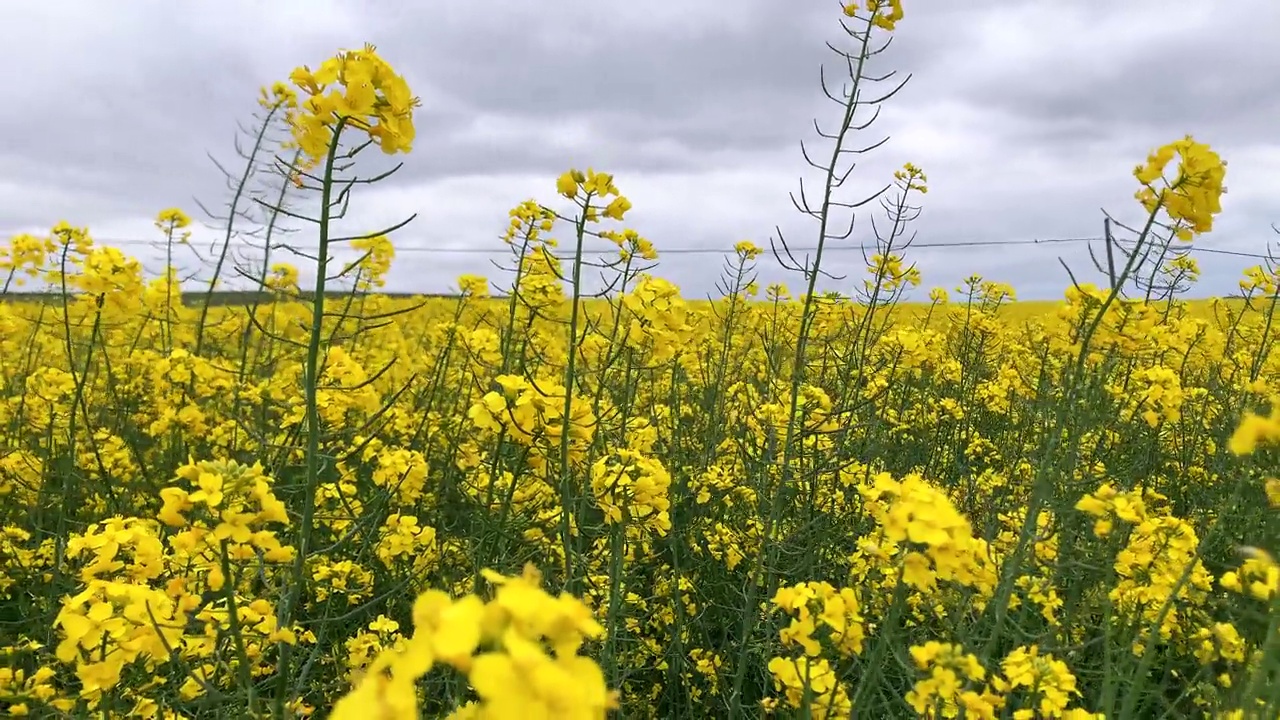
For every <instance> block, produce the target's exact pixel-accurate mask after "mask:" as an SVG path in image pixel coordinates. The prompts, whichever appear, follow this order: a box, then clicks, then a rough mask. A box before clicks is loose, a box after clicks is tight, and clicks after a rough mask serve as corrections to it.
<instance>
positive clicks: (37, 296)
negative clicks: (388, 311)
mask: <svg viewBox="0 0 1280 720" xmlns="http://www.w3.org/2000/svg"><path fill="white" fill-rule="evenodd" d="M350 295H351V293H350V292H340V291H334V292H332V293H329V294H328V295H327V297H329V298H347V297H350ZM361 295H379V296H382V297H388V298H393V299H403V300H408V299H413V298H419V299H425V298H457V297H458V295H457V294H456V293H396V292H380V293H356V296H357V297H359V296H361ZM72 297H73V298H74V297H75V295H74V294H72ZM296 297H297V299H299V300H310V299H311V298H313V297H315V293H313V292H307V291H304V292H300V293H298V294H297V296H296ZM206 298H208V301H209V304H210V305H252V304H254V303H259V304H260V303H268V302H272V301H273V300H274V299H275V295H273V294H271V293H267V292H261V291H257V290H218V291H214V293H213V294H212V295H210V294H208V293H207V292H184V293H182V303H183V304H184V305H195V306H198V305H201V304H203V303H204V302H205V299H206ZM0 302H19V303H41V302H44V303H59V302H62V294H61V293H56V292H10V293H5V294H3V295H0Z"/></svg>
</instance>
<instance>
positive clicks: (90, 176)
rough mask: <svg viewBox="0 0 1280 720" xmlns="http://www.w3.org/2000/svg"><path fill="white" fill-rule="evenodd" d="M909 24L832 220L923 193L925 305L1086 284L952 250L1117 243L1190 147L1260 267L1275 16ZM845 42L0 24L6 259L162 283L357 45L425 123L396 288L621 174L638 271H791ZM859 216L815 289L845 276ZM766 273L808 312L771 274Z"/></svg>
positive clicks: (994, 251) (465, 10) (768, 13)
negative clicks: (1164, 157) (47, 236)
mask: <svg viewBox="0 0 1280 720" xmlns="http://www.w3.org/2000/svg"><path fill="white" fill-rule="evenodd" d="M904 5H905V11H906V18H905V19H904V20H903V21H902V22H901V23H900V24H899V27H898V31H897V32H896V33H895V34H896V39H895V40H894V43H893V45H892V47H891V48H890V49H889V50H888V52H886V53H885V54H884V55H883V56H882V58H881V62H880V64H879V65H878V69H880V70H889V69H894V70H897V71H898V72H899V73H901V74H908V73H909V74H911V75H912V79H911V81H910V83H909V84H908V85H907V86H906V88H905V89H904V90H903V91H902V92H901V93H900V94H899V95H898V96H897V97H895V98H893V99H891V100H890V101H889V102H888V103H887V104H886V105H885V107H884V109H883V112H882V113H881V115H880V117H879V120H878V121H877V123H876V124H875V125H873V126H872V128H871V129H869V130H868V131H866V132H864V133H863V134H862V136H861V137H860V138H859V140H860V141H861V142H863V143H866V144H870V143H872V142H876V141H879V140H881V139H883V138H884V137H886V136H887V137H888V138H889V140H888V142H887V144H885V145H884V146H883V147H881V148H879V149H878V150H876V151H875V152H873V153H871V154H869V155H868V156H867V157H865V158H864V159H863V160H862V162H861V163H860V165H859V167H858V168H857V169H856V170H855V172H854V175H853V178H852V179H851V181H850V187H849V189H848V191H847V194H846V196H845V197H847V198H850V199H852V198H853V197H856V196H858V195H860V194H865V193H866V192H868V191H873V190H875V189H876V188H878V187H880V186H882V185H883V184H884V183H886V182H887V181H888V180H889V179H890V177H891V173H892V171H893V169H894V168H896V167H898V166H900V165H901V164H902V163H903V162H906V161H911V162H914V163H916V164H918V165H920V166H922V167H923V168H924V169H925V170H926V172H927V173H928V176H929V181H930V182H929V185H930V192H929V194H928V195H927V196H926V197H925V198H924V202H923V206H924V209H923V213H922V215H921V216H920V218H919V219H918V220H917V221H916V223H914V225H913V229H914V230H915V232H916V233H917V238H916V242H917V243H918V244H919V245H920V246H921V247H917V248H914V249H913V250H911V251H910V254H909V257H910V258H911V259H913V260H914V261H916V262H917V263H918V264H919V267H920V268H921V270H922V271H923V273H924V277H925V285H926V286H935V285H942V286H946V287H954V286H955V285H956V283H957V282H958V281H959V280H960V279H961V278H963V277H964V276H966V275H969V274H971V273H975V272H976V273H979V274H982V275H983V276H985V277H988V278H990V279H995V280H1001V281H1005V282H1009V283H1011V284H1012V285H1014V286H1015V288H1017V289H1018V291H1019V293H1020V295H1021V296H1022V297H1027V298H1034V297H1060V296H1061V291H1062V289H1063V287H1064V285H1065V283H1066V282H1067V278H1066V275H1065V273H1064V271H1063V270H1062V268H1061V266H1060V265H1059V263H1058V258H1059V257H1062V258H1063V259H1065V260H1067V261H1068V263H1069V264H1070V265H1071V266H1072V267H1073V268H1075V269H1078V270H1079V271H1081V274H1082V275H1083V276H1085V277H1086V278H1090V277H1093V275H1091V274H1090V273H1089V271H1088V265H1089V262H1088V259H1087V251H1086V245H1085V244H1083V243H1057V244H1041V245H1027V244H1021V245H1002V246H982V245H974V244H973V243H976V242H990V241H1018V242H1022V241H1029V240H1033V239H1057V238H1069V237H1089V236H1096V235H1098V234H1100V232H1101V229H1102V218H1103V215H1102V212H1103V210H1104V209H1106V210H1107V211H1109V212H1110V213H1112V214H1113V215H1114V216H1115V217H1116V218H1117V219H1119V220H1122V221H1130V222H1139V221H1140V219H1141V218H1140V212H1139V210H1138V209H1137V207H1136V205H1135V203H1134V201H1133V200H1132V193H1133V191H1134V189H1136V187H1135V181H1134V180H1133V178H1132V175H1131V171H1132V168H1133V166H1134V165H1135V164H1136V163H1138V162H1140V161H1141V160H1143V158H1144V157H1145V155H1146V153H1147V152H1148V151H1149V150H1151V149H1152V148H1154V147H1156V146H1158V145H1161V144H1163V143H1165V142H1168V141H1170V140H1173V139H1176V138H1178V137H1181V136H1182V135H1184V134H1187V133H1191V134H1193V135H1194V136H1195V137H1196V138H1197V139H1198V140H1201V141H1204V142H1208V143H1209V144H1210V145H1211V146H1213V147H1214V148H1215V149H1217V150H1218V151H1220V152H1221V154H1222V155H1223V157H1224V158H1225V159H1227V160H1228V161H1229V163H1230V169H1229V172H1228V185H1229V187H1230V193H1229V195H1228V196H1227V197H1226V198H1225V199H1224V203H1223V205H1224V211H1223V213H1222V215H1221V216H1220V218H1219V221H1218V225H1217V229H1216V230H1215V231H1214V232H1213V233H1212V234H1210V235H1208V236H1206V237H1204V238H1202V239H1201V240H1199V241H1198V243H1197V244H1199V245H1202V246H1203V247H1204V248H1208V249H1216V250H1226V251H1229V252H1242V253H1260V252H1265V251H1266V250H1267V247H1268V244H1269V243H1272V242H1274V241H1278V240H1280V235H1276V234H1275V233H1274V232H1273V230H1272V229H1271V226H1272V224H1280V85H1277V84H1276V78H1277V77H1280V53H1276V52H1275V51H1274V47H1273V43H1274V40H1275V37H1276V36H1277V35H1278V34H1280V3H1276V2H1275V0H1234V1H1233V2H1230V3H1226V2H1223V3H1206V2H1203V1H1200V2H1192V1H1190V0H1127V1H1126V2H1123V3H1122V2H1114V0H1074V1H1073V2H1061V0H1058V1H1056V2H1053V1H1050V0H1000V1H996V0H969V1H968V2H963V3H962V2H942V1H941V0H904ZM801 6H803V7H804V8H805V9H803V10H801V9H799V8H800V7H801ZM838 21H839V5H838V3H837V2H835V1H834V0H830V1H828V0H805V1H804V2H800V1H799V0H737V1H736V2H733V3H728V4H726V3H723V2H712V1H711V0H650V1H648V2H622V0H605V1H601V0H557V1H556V2H542V3H529V2H526V1H523V0H489V2H484V3H463V2H455V3H408V2H372V1H370V2H354V1H348V2H321V1H317V0H307V1H305V2H304V1H303V0H285V1H278V2H270V3H268V2H245V1H238V0H219V1H218V2H216V3H215V2H188V3H172V2H161V1H158V0H130V1H129V2H118V3H113V4H111V6H110V10H109V11H107V10H105V9H104V6H103V5H102V4H101V3H95V2H90V1H89V0H80V1H72V0H47V1H46V2H41V3H4V4H3V6H0V46H3V47H5V48H6V49H7V51H8V52H9V54H10V58H11V59H10V67H11V68H12V69H14V71H13V72H12V73H10V76H9V79H8V91H7V93H6V97H7V101H6V102H3V103H0V134H2V135H3V137H5V138H6V142H5V143H4V144H3V145H0V192H2V193H3V197H4V202H3V203H0V233H6V234H7V233H13V232H17V231H39V230H42V229H47V228H48V227H50V226H51V225H52V224H53V223H55V222H57V221H59V220H64V219H65V220H68V221H70V222H72V223H73V224H77V225H87V226H89V227H90V229H91V230H92V232H93V233H94V234H95V236H97V237H99V238H101V239H103V240H105V241H111V240H125V241H132V244H131V245H130V246H129V248H128V249H129V250H130V252H133V253H136V254H139V255H141V256H146V257H154V256H153V255H148V253H152V252H153V251H152V250H150V249H149V248H148V247H146V246H145V245H140V244H138V243H139V242H143V241H146V240H149V239H153V238H155V237H156V231H155V229H154V228H153V227H152V226H151V218H152V217H153V216H154V214H155V212H156V211H158V210H159V209H161V208H164V207H169V206H178V207H182V208H185V209H188V210H189V211H190V212H191V213H192V214H193V216H197V217H200V216H201V214H200V212H199V210H198V206H197V204H196V201H197V200H198V201H200V202H202V203H204V204H205V205H206V206H208V207H210V208H211V209H216V208H218V207H220V206H222V205H223V204H224V203H225V202H226V201H227V200H228V198H229V194H228V192H227V191H226V189H225V187H224V185H223V178H222V176H221V174H220V173H219V171H218V169H217V168H216V167H215V166H214V164H213V162H212V161H211V160H210V157H209V156H210V155H212V156H213V157H214V158H216V159H218V160H219V161H220V162H222V163H224V164H225V165H227V166H228V167H229V168H232V169H238V167H237V164H236V163H237V162H238V160H237V158H236V156H235V152H234V143H235V140H236V138H237V129H236V128H237V123H243V122H245V121H250V120H251V119H252V114H253V112H254V110H255V104H254V101H255V97H256V92H257V89H258V88H259V87H260V86H262V85H264V84H269V83H270V82H272V81H274V80H277V79H283V78H285V77H287V75H288V73H289V71H290V70H291V69H292V68H293V67H294V66H296V65H300V64H310V65H312V66H315V65H316V64H318V63H319V62H320V61H322V60H323V59H324V58H325V57H327V56H329V55H331V54H333V52H334V51H335V50H337V49H339V48H350V47H358V46H359V45H361V44H362V43H364V42H372V43H374V44H376V45H377V46H378V47H379V50H380V51H381V53H382V55H383V56H384V57H385V58H387V59H388V61H390V62H391V63H392V64H393V65H394V66H395V67H396V68H397V69H398V70H399V71H401V72H402V73H403V74H404V75H405V76H406V77H407V79H408V81H409V83H410V85H411V87H412V88H413V90H414V92H415V93H416V94H417V95H419V96H420V97H421V98H422V107H421V108H420V109H419V111H418V115H417V126H418V141H417V143H416V145H415V148H414V152H413V153H412V155H410V156H408V157H407V158H406V159H405V167H404V169H403V170H402V171H401V173H400V174H398V175H396V176H395V177H394V178H392V179H391V180H388V181H386V182H384V183H383V184H381V185H379V186H377V187H376V188H369V189H367V190H365V191H364V193H363V194H360V195H358V196H357V197H356V198H355V201H354V205H353V212H352V218H351V219H352V221H353V222H358V223H359V224H361V225H363V226H365V227H366V228H368V229H374V228H376V227H378V226H380V225H383V224H387V223H390V222H394V221H396V220H399V219H400V218H402V217H404V216H406V215H408V214H411V213H417V214H418V217H417V220H416V221H415V222H414V223H412V224H411V225H410V226H409V227H407V228H406V229H405V230H403V231H401V232H399V233H398V234H397V235H395V236H394V239H395V242H396V244H397V247H398V248H399V250H400V257H399V258H398V260H397V262H396V267H395V269H394V270H393V272H392V276H391V284H390V287H391V289H395V290H401V291H444V290H447V289H448V288H449V287H450V286H451V284H452V282H453V280H454V278H455V277H456V276H457V275H458V274H460V273H465V272H478V273H483V274H488V275H490V276H493V277H495V278H496V277H497V276H498V274H497V271H496V270H494V269H493V267H492V265H491V264H490V260H492V259H498V258H501V257H502V252H503V250H504V248H503V246H502V245H501V243H500V241H499V240H498V239H497V238H498V235H499V234H500V233H501V231H502V229H503V228H504V226H505V224H506V212H507V210H508V209H509V208H511V207H512V206H513V205H515V204H516V203H518V202H519V201H521V200H523V199H526V198H536V199H539V200H541V201H544V202H547V203H549V204H551V203H554V202H555V194H554V180H555V177H556V176H557V175H558V174H560V173H561V172H563V171H564V170H565V169H567V168H569V167H587V166H592V167H595V168H596V169H601V170H607V171H609V172H612V173H614V174H615V176H616V182H617V184H618V185H619V187H620V188H621V189H622V191H623V193H624V194H626V195H627V196H628V197H629V198H630V199H631V200H632V201H633V203H634V205H635V209H634V210H633V211H632V213H631V215H630V216H629V217H628V223H627V224H628V225H629V226H632V227H634V228H635V229H637V230H638V231H640V232H641V233H642V234H644V235H645V236H646V237H649V238H650V239H651V240H652V241H653V242H654V243H655V244H656V245H657V247H658V249H659V250H660V251H661V250H663V249H670V250H687V249H708V250H716V249H728V248H731V247H732V245H733V243H734V242H736V241H738V240H741V239H751V240H754V241H755V242H757V243H758V244H761V245H765V244H767V242H768V240H769V238H770V236H771V235H773V234H774V232H775V231H774V228H775V227H780V228H781V229H782V231H783V232H784V233H785V235H786V237H787V238H788V239H789V240H790V241H791V242H793V243H795V244H796V245H799V246H812V245H813V243H814V241H815V237H814V233H815V232H816V230H815V228H814V226H813V225H812V223H810V222H808V221H806V220H805V219H804V218H802V217H800V216H799V215H798V214H797V213H796V212H795V211H794V210H793V209H791V206H790V201H789V200H788V193H789V192H791V191H794V190H795V189H796V188H797V179H798V178H799V177H800V175H801V174H802V173H803V172H804V171H805V165H804V162H803V158H802V157H801V154H800V144H799V143H800V141H801V140H805V141H806V142H810V143H817V142H818V139H817V138H816V137H815V136H814V132H813V126H812V119H813V118H814V117H818V118H819V119H820V120H821V121H823V122H824V124H830V123H831V122H834V121H835V120H836V118H837V115H838V112H839V109H838V108H835V107H834V106H832V105H831V104H830V103H829V102H827V101H826V100H824V99H823V97H822V94H821V90H820V87H819V84H818V68H819V66H820V65H822V64H823V63H824V62H828V61H829V60H830V59H831V57H832V56H831V54H830V51H829V50H827V49H826V47H825V46H824V42H825V41H835V42H840V41H841V40H842V38H843V36H842V34H841V32H840V28H839V23H838ZM845 42H847V40H845ZM828 67H829V69H831V70H833V71H834V70H836V69H837V68H835V66H831V65H829V66H828ZM814 147H815V148H816V147H820V146H819V145H816V144H815V145H814ZM872 214H873V213H872V212H870V211H868V212H867V213H865V214H862V215H859V217H858V218H857V222H856V225H855V231H854V234H853V236H852V237H851V238H850V239H849V240H846V241H841V242H840V243H839V244H840V245H841V246H842V247H843V249H838V250H837V251H835V252H833V253H832V254H831V255H830V256H828V258H827V261H826V267H827V268H828V269H829V270H831V271H832V272H834V273H851V272H856V267H855V266H856V265H857V264H858V263H859V262H860V254H859V253H858V252H857V251H856V248H857V246H858V245H859V244H862V243H867V242H871V241H872V240H873V235H872V226H871V222H870V220H871V217H870V216H871V215H872ZM211 237H213V231H212V230H208V229H201V230H199V231H198V232H197V240H204V239H207V238H211ZM291 241H292V242H295V243H297V244H299V245H301V246H305V245H307V244H308V243H313V242H314V239H313V238H309V237H308V236H307V235H306V234H305V233H299V234H297V235H294V236H293V237H292V238H291ZM948 245H955V246H954V247H947V246H948ZM459 250H460V251H459ZM489 250H492V251H493V252H492V253H491V254H490V253H488V251H489ZM1197 257H1198V259H1199V261H1200V263H1201V267H1202V268H1203V270H1204V273H1205V279H1204V281H1203V282H1202V284H1201V286H1200V288H1199V291H1198V292H1199V293H1200V294H1211V293H1223V292H1229V291H1231V290H1232V288H1233V287H1234V285H1235V281H1236V279H1237V278H1238V276H1239V272H1240V270H1241V269H1243V268H1244V267H1246V266H1248V265H1252V264H1255V263H1256V262H1257V260H1256V259H1254V258H1249V257H1241V256H1237V255H1228V254H1224V253H1209V252H1204V253H1200V254H1198V255H1197ZM719 267H720V261H719V259H718V256H717V255H716V254H715V253H705V254H698V253H688V252H685V253H675V252H673V253H671V254H669V255H668V256H666V257H665V258H664V260H663V261H662V263H661V265H660V266H659V268H658V269H657V272H658V274H661V275H663V276H665V277H668V278H670V279H672V280H674V281H676V282H678V283H679V284H680V285H681V286H682V287H684V288H685V290H686V292H687V293H689V294H691V295H700V294H705V293H708V292H711V291H712V290H713V281H714V279H715V277H716V274H717V272H718V271H719ZM761 275H762V278H763V279H765V280H783V281H787V282H789V283H790V284H791V286H792V287H793V288H797V287H799V286H800V281H799V280H798V278H796V277H795V276H794V275H791V276H788V275H787V274H786V273H783V272H781V271H780V269H779V268H777V267H776V266H774V263H773V262H772V261H771V260H769V261H768V262H764V263H762V267H761ZM850 283H851V281H850V280H845V281H843V282H836V281H830V282H828V283H827V285H828V287H830V288H832V289H841V288H842V287H848V286H849V285H850Z"/></svg>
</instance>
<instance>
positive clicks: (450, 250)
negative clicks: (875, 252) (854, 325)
mask: <svg viewBox="0 0 1280 720" xmlns="http://www.w3.org/2000/svg"><path fill="white" fill-rule="evenodd" d="M95 240H97V242H100V243H102V244H105V245H125V246H143V245H147V246H151V247H157V248H158V247H162V246H163V241H160V240H143V239H139V238H95ZM1105 240H1106V238H1105V237H1103V236H1090V237H1061V238H1027V239H1018V240H957V241H953V242H914V243H911V244H910V246H909V249H940V250H945V249H949V248H972V247H1008V246H1023V247H1025V246H1030V245H1061V244H1073V243H1088V242H1103V241H1105ZM1130 242H1131V241H1130ZM188 244H190V243H188ZM233 245H236V246H238V247H240V248H249V249H260V248H261V246H260V245H252V244H249V243H234V244H233ZM790 249H791V252H792V253H805V252H816V251H817V249H818V248H817V246H812V245H810V246H792V247H791V248H790ZM871 249H872V248H867V247H864V246H861V245H827V246H824V247H823V249H822V251H823V252H824V253H830V252H852V251H867V250H871ZM1186 249H1187V250H1189V251H1191V252H1196V253H1207V254H1213V255H1230V256H1234V257H1246V258H1255V259H1259V260H1268V259H1272V256H1270V255H1266V254H1262V253H1251V252H1244V251H1240V250H1224V249H1221V248H1209V247H1202V246H1198V245H1192V246H1188V247H1187V248H1186ZM507 251H508V249H507V248H501V247H494V248H489V247H422V246H410V247H397V248H396V254H397V255H404V254H410V255H411V254H427V255H430V254H449V255H490V256H492V255H500V254H503V253H505V252H507ZM613 252H616V251H615V250H586V249H584V250H583V254H586V255H608V254H612V253H613ZM733 253H734V251H733V249H732V248H729V249H725V248H713V247H672V248H663V249H660V250H658V254H659V256H666V255H732V254H733ZM557 257H559V258H560V259H562V260H563V259H571V258H572V255H564V254H560V255H557Z"/></svg>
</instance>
